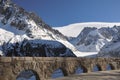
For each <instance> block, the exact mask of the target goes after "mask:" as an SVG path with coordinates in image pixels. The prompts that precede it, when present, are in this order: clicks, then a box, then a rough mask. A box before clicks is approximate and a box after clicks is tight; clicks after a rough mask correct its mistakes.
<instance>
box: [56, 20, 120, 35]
mask: <svg viewBox="0 0 120 80" xmlns="http://www.w3.org/2000/svg"><path fill="white" fill-rule="evenodd" d="M114 25H117V26H119V25H120V23H107V22H86V23H74V24H70V25H67V26H63V27H54V29H57V30H59V31H60V32H61V33H63V34H64V35H65V36H68V37H77V36H78V35H79V34H80V32H81V31H82V30H83V29H84V28H85V27H96V28H101V27H108V26H109V27H113V26H114Z"/></svg>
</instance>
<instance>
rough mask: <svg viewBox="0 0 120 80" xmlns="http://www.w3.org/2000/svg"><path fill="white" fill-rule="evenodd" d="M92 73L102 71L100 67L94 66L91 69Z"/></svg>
mask: <svg viewBox="0 0 120 80" xmlns="http://www.w3.org/2000/svg"><path fill="white" fill-rule="evenodd" d="M92 71H93V72H96V71H102V66H101V65H99V64H95V65H94V66H93V68H92Z"/></svg>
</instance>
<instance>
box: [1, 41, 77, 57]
mask: <svg viewBox="0 0 120 80" xmlns="http://www.w3.org/2000/svg"><path fill="white" fill-rule="evenodd" d="M3 49H4V53H5V56H30V57H32V56H37V57H58V56H59V57H75V55H74V54H73V52H72V51H71V50H70V49H68V48H66V47H65V46H64V45H63V44H62V43H60V42H57V41H50V40H24V41H23V42H19V43H14V44H10V43H7V44H5V45H4V46H3Z"/></svg>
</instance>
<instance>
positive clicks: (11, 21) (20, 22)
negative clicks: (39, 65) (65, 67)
mask: <svg viewBox="0 0 120 80" xmlns="http://www.w3.org/2000/svg"><path fill="white" fill-rule="evenodd" d="M0 38H1V40H0V54H1V55H4V56H52V55H53V56H75V55H74V54H73V53H72V51H70V50H68V48H66V47H65V46H64V45H63V44H61V43H60V42H62V43H64V44H65V43H67V44H69V45H70V46H72V45H71V44H70V43H69V42H68V41H67V39H66V37H65V36H64V35H62V34H61V33H60V32H59V31H57V30H54V29H52V28H51V27H50V26H49V25H47V24H45V23H44V22H43V21H42V19H41V18H40V17H39V16H37V15H36V14H35V13H32V12H27V11H25V10H24V9H23V8H21V7H19V6H18V5H16V4H14V3H13V2H12V1H11V0H0ZM25 40H26V41H27V42H25V43H26V44H24V41H25ZM36 40H38V43H37V44H36V43H32V41H33V42H34V41H36ZM46 40H47V41H46ZM51 40H53V42H52V43H53V44H59V46H57V47H54V45H53V44H51ZM44 41H45V42H44ZM54 41H55V43H54ZM56 41H59V42H56ZM41 42H44V44H42V43H41ZM21 44H22V45H21ZM32 45H33V46H37V47H36V48H34V47H32ZM69 45H67V47H68V46H69ZM48 46H51V47H52V48H50V47H48ZM61 46H62V47H61ZM23 47H25V49H23ZM55 49H56V50H58V51H59V52H58V53H56V50H55ZM60 50H61V51H60ZM46 51H48V52H46ZM66 51H68V55H67V54H66ZM47 54H50V55H47ZM69 54H70V55H69Z"/></svg>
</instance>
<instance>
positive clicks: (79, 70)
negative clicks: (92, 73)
mask: <svg viewBox="0 0 120 80" xmlns="http://www.w3.org/2000/svg"><path fill="white" fill-rule="evenodd" d="M87 72H88V69H87V68H86V67H85V66H83V65H80V66H77V67H76V68H75V74H80V73H87Z"/></svg>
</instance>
